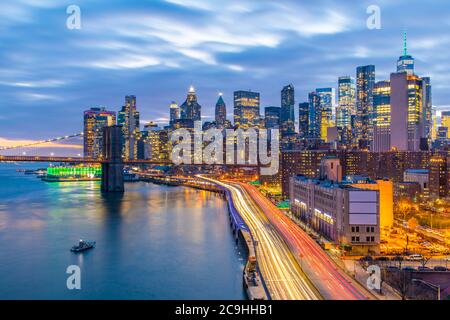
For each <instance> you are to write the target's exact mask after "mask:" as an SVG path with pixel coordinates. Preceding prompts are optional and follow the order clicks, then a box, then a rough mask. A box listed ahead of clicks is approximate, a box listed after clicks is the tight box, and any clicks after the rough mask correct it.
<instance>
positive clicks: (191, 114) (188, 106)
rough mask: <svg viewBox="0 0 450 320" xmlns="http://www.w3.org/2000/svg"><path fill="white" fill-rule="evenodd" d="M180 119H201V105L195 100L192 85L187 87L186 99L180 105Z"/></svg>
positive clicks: (195, 96)
mask: <svg viewBox="0 0 450 320" xmlns="http://www.w3.org/2000/svg"><path fill="white" fill-rule="evenodd" d="M180 111H181V112H180V113H181V114H180V119H188V120H192V121H201V111H202V106H201V105H199V104H198V102H197V95H196V94H195V89H194V87H193V86H191V87H190V88H189V92H188V95H187V98H186V101H184V102H183V104H182V105H181V107H180Z"/></svg>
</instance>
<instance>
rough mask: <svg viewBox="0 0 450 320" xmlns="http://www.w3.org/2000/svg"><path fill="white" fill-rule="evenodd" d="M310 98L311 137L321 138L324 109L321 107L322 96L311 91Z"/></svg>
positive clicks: (309, 129)
mask: <svg viewBox="0 0 450 320" xmlns="http://www.w3.org/2000/svg"><path fill="white" fill-rule="evenodd" d="M308 98H309V112H308V118H309V128H308V131H309V138H310V139H321V128H322V110H321V109H320V96H319V95H318V94H317V93H316V92H310V93H309V95H308Z"/></svg>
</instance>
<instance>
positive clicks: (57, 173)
mask: <svg viewBox="0 0 450 320" xmlns="http://www.w3.org/2000/svg"><path fill="white" fill-rule="evenodd" d="M47 175H48V176H54V177H69V176H72V177H100V176H101V175H102V168H101V167H49V168H47Z"/></svg>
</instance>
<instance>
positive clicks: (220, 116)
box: [215, 93, 227, 127]
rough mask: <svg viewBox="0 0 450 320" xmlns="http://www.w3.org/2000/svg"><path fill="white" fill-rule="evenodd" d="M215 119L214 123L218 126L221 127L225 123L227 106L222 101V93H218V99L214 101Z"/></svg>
mask: <svg viewBox="0 0 450 320" xmlns="http://www.w3.org/2000/svg"><path fill="white" fill-rule="evenodd" d="M215 120H216V125H217V126H219V127H223V126H224V125H225V121H226V120H227V107H226V105H225V101H223V98H222V93H219V99H218V100H217V103H216V110H215Z"/></svg>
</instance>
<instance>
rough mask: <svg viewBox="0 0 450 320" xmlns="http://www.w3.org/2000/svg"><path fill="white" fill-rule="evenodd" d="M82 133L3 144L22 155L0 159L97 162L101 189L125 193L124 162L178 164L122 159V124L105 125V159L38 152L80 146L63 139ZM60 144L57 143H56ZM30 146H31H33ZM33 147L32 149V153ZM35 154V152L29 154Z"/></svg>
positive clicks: (243, 165)
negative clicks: (99, 167)
mask: <svg viewBox="0 0 450 320" xmlns="http://www.w3.org/2000/svg"><path fill="white" fill-rule="evenodd" d="M82 136H83V133H77V134H73V135H67V136H63V137H58V138H53V139H47V140H40V141H33V142H29V143H23V144H18V145H14V146H5V147H0V152H2V153H4V152H6V153H10V152H15V153H19V154H12V155H8V154H3V155H0V162H47V163H48V162H54V163H98V164H101V165H102V190H103V191H106V192H112V191H115V192H123V190H124V183H123V166H124V165H175V164H174V163H173V162H172V161H170V160H144V159H128V160H124V159H123V158H122V129H121V127H120V126H110V127H104V128H103V155H102V158H99V159H96V158H88V157H82V156H81V154H78V155H77V156H59V155H55V154H54V151H52V152H50V155H42V154H39V153H41V152H42V151H41V150H42V148H50V149H52V148H61V146H63V147H64V148H65V149H71V147H72V146H73V147H74V148H75V147H77V148H80V146H79V145H67V146H64V145H63V142H64V141H70V140H71V139H74V138H75V139H79V138H80V137H82ZM55 142H56V143H58V145H56V146H55V145H54V144H53V143H55ZM30 148H31V149H30ZM30 150H31V152H30ZM30 153H32V155H30ZM181 166H208V167H214V166H228V167H247V168H248V167H259V165H257V164H204V163H202V164H196V163H193V164H181Z"/></svg>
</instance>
